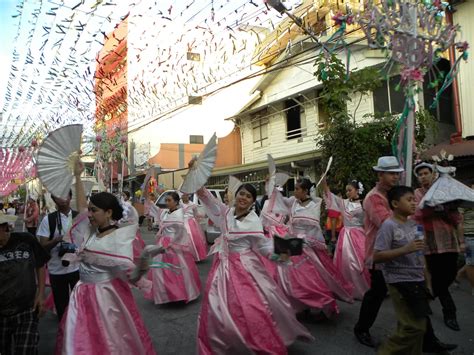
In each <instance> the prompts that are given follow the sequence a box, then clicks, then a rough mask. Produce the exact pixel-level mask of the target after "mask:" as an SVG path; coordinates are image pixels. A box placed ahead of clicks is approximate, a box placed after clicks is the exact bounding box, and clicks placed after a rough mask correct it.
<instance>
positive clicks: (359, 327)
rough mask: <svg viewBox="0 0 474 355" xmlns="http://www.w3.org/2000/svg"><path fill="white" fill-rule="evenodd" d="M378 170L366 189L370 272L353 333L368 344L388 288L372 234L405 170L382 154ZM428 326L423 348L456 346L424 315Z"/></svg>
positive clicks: (387, 212)
mask: <svg viewBox="0 0 474 355" xmlns="http://www.w3.org/2000/svg"><path fill="white" fill-rule="evenodd" d="M373 170H374V171H375V172H376V173H377V177H378V182H377V184H376V186H375V187H374V188H373V189H372V190H370V191H369V193H368V194H367V196H366V197H365V199H364V203H363V207H364V212H365V216H364V230H365V234H366V243H365V248H366V250H365V253H366V254H365V255H366V264H367V266H368V267H369V272H370V276H371V285H370V289H369V290H368V291H367V292H366V293H365V295H364V299H363V300H362V304H361V307H360V313H359V320H358V322H357V324H356V325H355V327H354V334H355V336H356V338H357V340H358V341H359V342H360V343H361V344H363V345H367V346H370V347H374V346H375V344H374V342H373V340H372V337H371V335H370V332H369V330H370V328H371V327H372V325H373V324H374V322H375V320H376V318H377V315H378V313H379V310H380V306H381V305H382V302H383V300H384V299H385V297H386V295H387V293H388V289H387V286H386V284H385V279H384V276H383V273H382V270H380V269H376V268H375V267H374V266H373V253H374V243H375V237H376V235H377V232H378V230H379V229H380V226H381V225H382V223H383V222H384V221H385V220H386V219H388V218H390V217H391V216H392V210H391V208H390V206H389V203H388V199H387V193H388V191H389V190H391V189H392V188H393V187H395V186H396V185H398V182H399V180H400V173H402V172H403V171H404V169H403V168H402V167H400V164H399V163H398V160H397V158H396V157H394V156H384V157H380V158H379V159H378V162H377V165H376V166H374V167H373ZM427 320H428V322H427V329H426V333H425V337H424V340H423V351H424V352H431V353H440V352H444V351H447V350H452V349H455V348H456V347H457V345H455V344H444V343H442V342H441V341H439V339H438V338H437V337H436V335H435V334H434V330H433V327H432V325H431V321H430V320H429V318H428V319H427Z"/></svg>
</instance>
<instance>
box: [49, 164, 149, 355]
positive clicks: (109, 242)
mask: <svg viewBox="0 0 474 355" xmlns="http://www.w3.org/2000/svg"><path fill="white" fill-rule="evenodd" d="M83 170H84V166H83V164H82V163H81V162H80V160H79V159H78V160H77V161H76V163H75V168H74V174H75V177H76V196H77V205H78V210H79V211H81V214H80V215H79V216H78V217H77V219H76V220H75V225H74V229H73V231H74V232H73V234H72V236H71V238H74V239H76V243H77V244H80V245H81V247H80V249H79V252H78V254H77V257H78V259H79V262H80V278H81V279H80V281H79V282H78V283H77V285H76V287H75V288H74V290H73V291H72V294H71V298H70V302H69V307H68V309H67V311H66V313H65V315H64V318H63V321H62V322H61V326H60V329H59V332H58V336H57V341H56V354H76V355H77V354H84V355H85V354H88V355H90V354H101V355H102V354H155V352H154V350H153V344H152V341H151V339H150V337H149V335H148V332H147V330H146V328H145V325H144V323H143V321H142V319H141V316H140V314H139V312H138V308H137V306H136V304H135V300H134V299H133V295H132V292H131V290H130V287H129V284H128V283H127V281H126V280H127V278H128V275H129V274H130V271H131V270H132V269H134V268H135V265H134V264H133V259H132V258H133V247H132V242H133V239H134V237H135V233H136V229H137V228H138V225H137V224H133V225H128V226H125V227H120V228H119V227H118V225H117V224H115V222H116V221H118V220H120V219H121V218H122V216H123V214H122V213H123V209H122V207H121V206H120V202H119V201H118V200H117V198H116V197H115V196H114V195H112V194H110V193H108V192H101V193H98V194H95V195H92V196H91V198H90V203H89V205H88V204H87V201H86V196H85V193H84V187H83V184H82V181H81V174H82V172H83ZM87 217H88V218H87ZM140 267H141V268H143V265H141V266H140Z"/></svg>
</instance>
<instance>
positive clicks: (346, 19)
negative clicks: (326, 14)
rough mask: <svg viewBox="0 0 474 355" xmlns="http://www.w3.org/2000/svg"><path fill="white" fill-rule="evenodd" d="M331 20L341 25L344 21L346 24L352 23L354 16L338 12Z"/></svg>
mask: <svg viewBox="0 0 474 355" xmlns="http://www.w3.org/2000/svg"><path fill="white" fill-rule="evenodd" d="M332 20H333V21H334V22H335V23H336V25H337V26H341V25H342V24H343V23H344V22H345V23H347V24H348V25H352V24H353V23H354V16H352V15H344V14H343V13H342V12H338V13H336V14H335V15H334V16H333V17H332Z"/></svg>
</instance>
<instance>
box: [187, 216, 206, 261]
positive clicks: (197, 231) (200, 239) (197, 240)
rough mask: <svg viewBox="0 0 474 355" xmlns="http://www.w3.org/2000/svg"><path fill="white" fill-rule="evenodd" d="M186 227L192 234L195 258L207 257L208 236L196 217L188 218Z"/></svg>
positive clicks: (192, 247) (192, 251) (192, 249)
mask: <svg viewBox="0 0 474 355" xmlns="http://www.w3.org/2000/svg"><path fill="white" fill-rule="evenodd" d="M186 229H187V231H188V233H189V236H190V238H189V239H190V241H191V243H190V244H191V245H190V246H191V253H192V255H193V257H194V260H196V261H201V260H204V259H206V257H207V243H206V237H205V236H204V233H203V232H202V229H201V226H200V225H199V223H198V222H197V221H196V219H195V218H188V219H186Z"/></svg>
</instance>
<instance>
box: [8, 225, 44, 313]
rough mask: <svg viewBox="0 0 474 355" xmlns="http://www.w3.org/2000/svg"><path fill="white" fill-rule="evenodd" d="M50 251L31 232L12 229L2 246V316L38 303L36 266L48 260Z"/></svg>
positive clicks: (40, 265)
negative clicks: (15, 231)
mask: <svg viewBox="0 0 474 355" xmlns="http://www.w3.org/2000/svg"><path fill="white" fill-rule="evenodd" d="M48 258H49V256H48V253H47V252H46V251H45V250H44V249H43V247H42V246H41V244H40V243H39V242H38V240H37V239H36V238H35V237H33V236H32V235H31V234H29V233H11V234H10V239H9V240H8V242H7V244H6V245H5V246H4V247H3V248H0V316H11V315H14V314H17V313H20V312H22V311H24V310H26V309H28V308H31V307H32V306H33V304H34V300H35V296H36V270H35V269H36V268H39V267H42V266H43V265H45V264H46V262H47V261H48Z"/></svg>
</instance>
